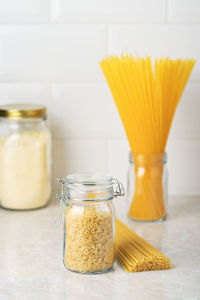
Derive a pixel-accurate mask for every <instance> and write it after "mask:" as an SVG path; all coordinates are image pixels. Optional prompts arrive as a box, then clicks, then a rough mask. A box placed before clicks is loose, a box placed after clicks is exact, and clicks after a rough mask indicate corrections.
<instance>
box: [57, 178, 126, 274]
mask: <svg viewBox="0 0 200 300" xmlns="http://www.w3.org/2000/svg"><path fill="white" fill-rule="evenodd" d="M59 182H60V183H62V184H64V185H65V191H64V192H62V193H61V194H57V197H58V198H59V199H60V200H61V201H62V202H63V204H64V206H65V223H64V265H65V267H66V268H67V269H69V270H72V271H76V272H79V273H102V272H105V271H107V270H109V269H110V268H111V267H112V266H113V264H114V261H115V249H114V237H115V211H114V206H113V202H112V200H113V198H114V197H117V196H121V195H123V187H122V185H121V184H120V183H119V182H118V181H117V180H116V179H113V178H112V177H104V176H102V175H98V174H74V175H69V176H67V177H66V179H65V180H62V179H61V180H59ZM115 186H116V187H117V190H116V191H115V190H114V187H115Z"/></svg>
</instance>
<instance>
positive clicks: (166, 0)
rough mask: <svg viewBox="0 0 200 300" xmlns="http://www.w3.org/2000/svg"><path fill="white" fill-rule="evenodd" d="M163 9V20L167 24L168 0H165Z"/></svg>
mask: <svg viewBox="0 0 200 300" xmlns="http://www.w3.org/2000/svg"><path fill="white" fill-rule="evenodd" d="M164 7H165V8H164V9H165V13H164V22H165V24H169V17H168V13H169V2H168V0H165V5H164Z"/></svg>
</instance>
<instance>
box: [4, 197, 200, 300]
mask: <svg viewBox="0 0 200 300" xmlns="http://www.w3.org/2000/svg"><path fill="white" fill-rule="evenodd" d="M117 201H118V203H117V205H116V206H117V210H118V214H119V215H118V216H120V218H121V219H122V220H123V221H124V222H126V223H127V224H128V225H129V226H130V227H131V228H132V229H134V230H135V231H136V232H137V233H138V234H140V235H141V236H142V237H144V238H145V239H146V240H148V241H149V242H150V243H151V244H152V245H154V246H155V247H157V248H158V249H159V250H161V251H162V252H163V253H164V254H165V255H167V256H168V257H169V258H170V259H171V261H172V264H173V268H172V269H171V270H166V271H154V272H142V273H126V272H125V271H124V270H123V269H122V268H121V267H120V266H119V265H118V264H117V263H116V264H115V267H114V268H113V270H111V271H110V272H108V273H105V274H100V275H81V274H76V273H73V272H70V271H67V270H65V268H64V266H63V263H62V246H63V237H62V230H63V226H62V224H61V223H57V224H55V223H54V220H55V219H56V217H57V213H58V206H57V204H56V203H55V201H54V202H52V203H51V204H50V205H49V206H48V207H47V208H43V209H40V210H35V211H27V212H17V211H7V210H3V209H1V210H0V300H7V299H8V300H10V299H11V300H12V299H17V300H18V299H19V300H21V299H22V300H23V299H26V300H29V299H31V300H32V299H37V300H40V299H42V300H46V299H48V300H54V299H58V300H60V299H61V300H64V299H65V300H66V299H67V300H74V299H79V300H82V299H84V300H86V299H87V300H90V299H109V300H111V299H113V300H118V299H119V300H121V299H122V300H129V299H136V300H138V299H142V300H146V299H147V300H149V299H154V300H156V299H173V300H174V299H200V238H199V232H200V198H197V197H171V198H170V201H169V217H168V219H167V220H166V221H165V222H162V223H138V222H132V221H130V220H128V219H127V217H126V216H125V214H124V209H123V208H124V207H123V204H122V203H123V201H124V200H122V199H119V200H117ZM119 207H120V208H121V209H120V210H119V209H118V208H119Z"/></svg>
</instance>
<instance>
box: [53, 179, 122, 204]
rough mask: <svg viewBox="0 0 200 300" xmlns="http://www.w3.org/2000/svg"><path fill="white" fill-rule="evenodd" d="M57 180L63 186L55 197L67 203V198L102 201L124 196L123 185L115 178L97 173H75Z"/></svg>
mask: <svg viewBox="0 0 200 300" xmlns="http://www.w3.org/2000/svg"><path fill="white" fill-rule="evenodd" d="M57 181H58V182H59V183H61V184H62V185H63V187H65V188H63V189H62V191H61V194H57V198H58V199H60V200H64V202H65V201H66V202H67V203H68V201H69V200H72V201H73V200H80V201H102V200H111V199H113V198H114V197H117V196H124V188H123V185H122V184H121V183H120V182H119V181H118V180H117V179H116V178H113V177H111V176H104V175H102V174H99V173H77V174H72V175H69V176H67V177H66V178H65V179H57Z"/></svg>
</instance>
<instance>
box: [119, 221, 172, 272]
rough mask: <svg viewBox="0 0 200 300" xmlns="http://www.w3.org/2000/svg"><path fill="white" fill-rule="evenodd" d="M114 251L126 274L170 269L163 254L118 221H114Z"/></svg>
mask: <svg viewBox="0 0 200 300" xmlns="http://www.w3.org/2000/svg"><path fill="white" fill-rule="evenodd" d="M115 251H116V255H117V258H118V260H119V262H120V263H121V265H122V266H123V267H124V269H125V270H126V271H127V272H142V271H155V270H166V269H170V268H171V262H170V260H169V259H168V258H167V257H166V256H165V255H164V254H162V253H161V252H160V251H158V250H157V249H156V248H154V247H153V246H151V245H150V244H149V243H148V242H146V241H145V240H143V239H142V238H141V237H140V236H138V235H137V234H136V233H135V232H133V231H132V230H131V229H129V228H128V227H127V226H126V225H125V224H123V223H122V222H121V221H119V220H116V235H115Z"/></svg>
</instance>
